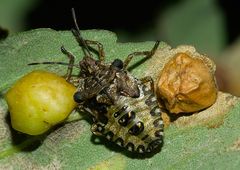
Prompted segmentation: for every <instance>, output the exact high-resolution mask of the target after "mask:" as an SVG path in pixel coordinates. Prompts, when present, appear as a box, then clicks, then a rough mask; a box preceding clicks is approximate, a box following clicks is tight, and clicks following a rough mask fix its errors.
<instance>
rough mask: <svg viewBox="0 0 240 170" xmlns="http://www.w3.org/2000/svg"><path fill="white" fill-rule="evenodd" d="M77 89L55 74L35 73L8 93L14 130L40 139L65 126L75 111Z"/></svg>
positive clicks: (7, 99)
mask: <svg viewBox="0 0 240 170" xmlns="http://www.w3.org/2000/svg"><path fill="white" fill-rule="evenodd" d="M75 91H76V88H75V87H74V86H73V85H72V84H70V83H68V82H66V80H65V79H64V78H62V77H60V76H58V75H56V74H53V73H49V72H46V71H33V72H31V73H29V74H27V75H26V76H24V77H22V78H21V79H20V80H18V81H17V82H16V83H15V85H13V87H12V88H11V89H10V90H9V91H8V92H7V93H6V96H5V97H6V101H7V104H8V107H9V112H10V116H11V124H12V127H13V128H14V129H16V130H18V131H20V132H23V133H26V134H30V135H39V134H42V133H44V132H46V131H47V130H49V129H50V128H51V127H52V126H54V125H56V124H58V123H60V122H62V121H63V120H64V119H65V118H66V117H67V116H68V115H69V114H70V113H71V111H72V110H73V109H74V108H75V107H76V103H75V102H74V100H73V94H74V93H75Z"/></svg>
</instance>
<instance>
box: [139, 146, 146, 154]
mask: <svg viewBox="0 0 240 170" xmlns="http://www.w3.org/2000/svg"><path fill="white" fill-rule="evenodd" d="M137 151H138V152H139V153H144V152H145V147H144V146H143V145H139V146H138V147H137Z"/></svg>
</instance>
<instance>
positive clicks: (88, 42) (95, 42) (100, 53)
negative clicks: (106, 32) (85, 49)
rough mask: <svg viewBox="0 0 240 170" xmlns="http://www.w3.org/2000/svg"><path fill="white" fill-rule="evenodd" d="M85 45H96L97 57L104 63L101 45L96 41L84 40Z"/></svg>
mask: <svg viewBox="0 0 240 170" xmlns="http://www.w3.org/2000/svg"><path fill="white" fill-rule="evenodd" d="M85 42H86V44H87V45H88V46H89V45H96V46H97V48H98V55H99V60H100V61H104V60H105V53H104V49H103V45H102V44H101V43H100V42H98V41H92V40H85Z"/></svg>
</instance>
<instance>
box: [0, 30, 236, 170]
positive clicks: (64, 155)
mask: <svg viewBox="0 0 240 170" xmlns="http://www.w3.org/2000/svg"><path fill="white" fill-rule="evenodd" d="M82 34H83V36H84V38H87V39H91V40H96V41H99V42H101V43H102V44H103V45H104V49H105V53H106V56H107V58H106V60H107V62H111V61H112V60H113V59H114V58H121V59H124V58H126V56H127V55H128V54H129V53H131V52H134V51H144V50H149V49H151V48H152V47H153V45H154V42H143V43H117V42H116V41H117V38H116V35H115V34H114V33H112V32H109V31H104V30H89V31H83V32H82ZM61 45H64V46H65V48H66V49H68V50H69V51H71V52H72V53H73V54H74V55H75V56H76V57H77V58H76V62H78V61H79V60H81V57H82V56H83V53H82V51H81V48H80V47H79V46H78V44H77V43H76V41H75V39H74V37H73V35H72V34H71V32H69V31H59V32H57V31H54V30H51V29H37V30H32V31H28V32H23V33H19V34H17V35H12V36H10V37H8V38H7V39H6V40H4V41H2V42H0V59H1V63H0V89H1V91H2V90H4V91H6V90H7V89H8V88H9V87H10V86H11V85H12V84H13V83H14V82H15V81H16V80H17V79H19V78H20V77H21V76H23V75H25V74H27V73H28V72H30V71H31V70H35V69H46V70H50V71H54V72H57V73H58V74H60V75H63V74H64V73H65V72H66V67H65V66H49V65H47V66H46V65H39V66H27V64H28V63H31V62H42V61H64V62H67V61H68V60H67V57H66V56H65V55H64V54H62V53H61V51H60V47H61ZM171 50H173V49H171V48H170V47H169V46H168V45H166V44H165V43H161V45H160V48H159V50H158V51H157V53H156V55H154V56H153V57H152V58H151V59H149V60H147V61H146V62H144V63H142V64H140V65H139V66H137V67H135V68H134V67H133V66H136V63H138V64H139V62H141V61H142V60H141V59H142V58H141V57H137V58H135V59H134V61H133V62H132V64H131V68H132V69H131V71H132V73H133V74H134V75H135V76H136V77H139V78H140V77H143V76H145V75H152V76H153V77H154V79H155V80H156V77H157V73H159V70H160V69H161V68H162V67H163V65H164V63H166V62H167V60H168V59H169V56H170V55H169V54H170V52H171ZM133 68H134V69H133ZM4 91H2V93H4ZM0 101H1V102H0V168H1V169H6V168H8V169H119V170H122V169H140V170H141V169H143V170H145V169H194V168H199V169H204V168H208V169H209V168H210V169H226V168H229V167H231V169H237V168H238V167H239V166H240V161H239V160H240V154H239V150H240V147H239V143H240V135H239V134H240V124H239V115H240V104H239V102H238V101H239V99H238V98H236V97H233V96H231V95H229V94H224V93H219V96H218V100H217V102H216V103H215V104H214V105H213V106H212V107H210V108H209V109H206V110H205V111H203V112H200V113H198V114H196V115H193V116H190V117H183V118H181V119H179V120H178V121H176V122H175V123H174V124H172V125H171V126H170V127H169V128H167V129H166V130H165V140H164V146H163V147H162V150H161V151H160V152H159V153H156V154H154V155H150V156H149V155H148V156H146V155H142V156H139V155H138V154H130V153H128V152H127V151H126V150H124V149H121V148H118V147H117V146H115V145H114V144H112V143H109V142H108V141H107V140H104V139H99V138H96V137H94V136H93V135H92V133H91V132H90V130H89V129H90V124H89V122H88V119H87V118H86V119H82V120H79V121H77V122H72V123H68V124H65V125H64V126H60V127H58V128H57V129H56V130H55V131H53V132H52V133H50V134H48V135H47V136H39V137H29V136H24V135H22V134H18V133H17V132H15V131H13V130H12V129H11V126H10V123H9V118H8V112H7V106H6V103H5V101H4V99H3V98H1V100H0ZM233 106H234V107H233ZM232 108H233V109H232ZM191 118H193V119H191ZM186 120H188V122H189V123H188V124H186V123H185V122H186ZM196 120H197V121H196Z"/></svg>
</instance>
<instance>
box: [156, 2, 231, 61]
mask: <svg viewBox="0 0 240 170" xmlns="http://www.w3.org/2000/svg"><path fill="white" fill-rule="evenodd" d="M157 31H158V33H159V34H160V35H159V36H160V37H163V38H162V39H163V41H165V42H167V43H169V44H170V45H171V46H177V45H182V44H189V45H193V46H195V47H196V49H198V51H200V52H203V53H206V54H208V55H210V57H217V56H218V55H219V54H220V53H221V52H222V51H223V49H224V47H225V46H226V30H225V18H224V15H223V12H222V11H221V9H220V8H219V6H218V5H217V1H216V0H201V1H199V0H181V1H176V3H174V4H173V5H171V6H169V8H167V9H166V10H165V11H164V12H163V14H162V15H161V16H160V17H159V19H158V30H157Z"/></svg>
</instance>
